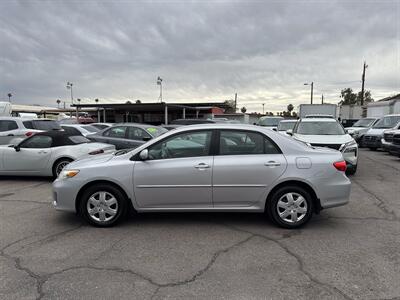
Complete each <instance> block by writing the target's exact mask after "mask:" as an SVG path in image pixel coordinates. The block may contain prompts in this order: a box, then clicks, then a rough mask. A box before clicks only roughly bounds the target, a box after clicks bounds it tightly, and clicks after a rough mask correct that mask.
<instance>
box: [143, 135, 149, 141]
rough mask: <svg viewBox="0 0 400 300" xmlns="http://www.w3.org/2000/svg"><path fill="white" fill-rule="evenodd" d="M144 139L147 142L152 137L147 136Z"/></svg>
mask: <svg viewBox="0 0 400 300" xmlns="http://www.w3.org/2000/svg"><path fill="white" fill-rule="evenodd" d="M142 140H143V141H145V142H147V141H150V140H151V137H149V136H145V137H143V138H142Z"/></svg>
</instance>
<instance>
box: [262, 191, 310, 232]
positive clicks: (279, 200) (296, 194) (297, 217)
mask: <svg viewBox="0 0 400 300" xmlns="http://www.w3.org/2000/svg"><path fill="white" fill-rule="evenodd" d="M266 209H267V212H268V215H269V217H270V218H271V219H272V221H273V222H274V223H275V224H277V225H279V226H280V227H284V228H288V229H293V228H298V227H301V226H303V225H304V224H306V223H307V222H308V221H309V220H310V218H311V216H312V213H313V210H314V205H313V199H312V197H311V195H310V194H309V192H308V191H307V190H306V189H304V188H302V187H299V186H286V187H282V188H280V189H278V190H277V191H276V192H275V193H274V194H273V195H272V197H271V198H270V201H269V202H268V203H267V207H266Z"/></svg>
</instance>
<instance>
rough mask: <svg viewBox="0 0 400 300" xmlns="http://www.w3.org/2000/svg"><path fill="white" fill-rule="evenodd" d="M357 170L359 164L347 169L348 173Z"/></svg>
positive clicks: (350, 173) (353, 172) (351, 173)
mask: <svg viewBox="0 0 400 300" xmlns="http://www.w3.org/2000/svg"><path fill="white" fill-rule="evenodd" d="M356 172H357V165H355V166H352V167H351V168H349V169H347V170H346V175H354V174H356Z"/></svg>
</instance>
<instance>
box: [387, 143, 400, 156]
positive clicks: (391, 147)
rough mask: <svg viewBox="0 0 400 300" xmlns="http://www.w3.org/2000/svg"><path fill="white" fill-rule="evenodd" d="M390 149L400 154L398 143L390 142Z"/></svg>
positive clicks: (391, 151)
mask: <svg viewBox="0 0 400 300" xmlns="http://www.w3.org/2000/svg"><path fill="white" fill-rule="evenodd" d="M388 151H389V152H390V153H393V154H395V155H398V156H400V145H397V144H389V147H388Z"/></svg>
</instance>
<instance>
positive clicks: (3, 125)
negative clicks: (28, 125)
mask: <svg viewBox="0 0 400 300" xmlns="http://www.w3.org/2000/svg"><path fill="white" fill-rule="evenodd" d="M15 129H18V125H17V123H16V122H15V121H8V120H1V121H0V132H1V131H8V130H15Z"/></svg>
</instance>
